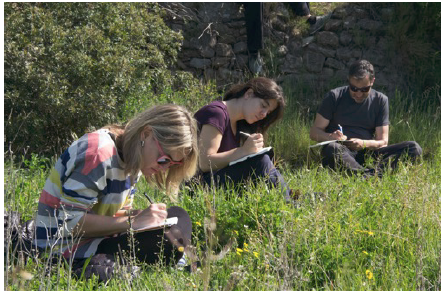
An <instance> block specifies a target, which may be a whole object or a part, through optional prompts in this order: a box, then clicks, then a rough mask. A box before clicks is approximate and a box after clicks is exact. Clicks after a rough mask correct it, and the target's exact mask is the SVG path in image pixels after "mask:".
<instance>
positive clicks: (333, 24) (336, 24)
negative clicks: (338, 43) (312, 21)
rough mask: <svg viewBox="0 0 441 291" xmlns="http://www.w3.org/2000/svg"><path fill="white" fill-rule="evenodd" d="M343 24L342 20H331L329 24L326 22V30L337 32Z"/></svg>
mask: <svg viewBox="0 0 441 291" xmlns="http://www.w3.org/2000/svg"><path fill="white" fill-rule="evenodd" d="M341 24H342V21H341V20H338V19H330V20H329V21H328V22H326V24H325V30H327V31H337V30H339V29H340V27H341Z"/></svg>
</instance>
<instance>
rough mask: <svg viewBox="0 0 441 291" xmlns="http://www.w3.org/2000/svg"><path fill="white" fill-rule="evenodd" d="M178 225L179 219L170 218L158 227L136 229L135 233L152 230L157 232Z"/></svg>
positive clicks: (150, 226)
mask: <svg viewBox="0 0 441 291" xmlns="http://www.w3.org/2000/svg"><path fill="white" fill-rule="evenodd" d="M175 224H178V218H177V217H169V218H167V219H166V220H165V221H164V222H163V223H160V224H158V225H153V226H152V225H149V226H147V227H143V228H140V229H136V230H135V229H134V230H133V232H134V233H138V232H144V231H151V230H157V229H162V228H165V227H171V226H172V225H175Z"/></svg>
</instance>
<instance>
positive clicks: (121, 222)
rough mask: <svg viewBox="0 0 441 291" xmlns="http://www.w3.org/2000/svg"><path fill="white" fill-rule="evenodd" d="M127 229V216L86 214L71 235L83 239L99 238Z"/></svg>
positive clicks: (128, 226)
mask: <svg viewBox="0 0 441 291" xmlns="http://www.w3.org/2000/svg"><path fill="white" fill-rule="evenodd" d="M132 218H133V217H132ZM129 228H130V225H129V216H119V217H112V216H105V215H97V214H90V213H87V214H85V215H84V216H83V217H82V218H81V219H80V221H79V222H78V224H77V225H76V227H75V228H74V230H73V234H74V235H80V236H83V237H101V236H107V235H112V234H116V233H122V232H126V231H128V230H129Z"/></svg>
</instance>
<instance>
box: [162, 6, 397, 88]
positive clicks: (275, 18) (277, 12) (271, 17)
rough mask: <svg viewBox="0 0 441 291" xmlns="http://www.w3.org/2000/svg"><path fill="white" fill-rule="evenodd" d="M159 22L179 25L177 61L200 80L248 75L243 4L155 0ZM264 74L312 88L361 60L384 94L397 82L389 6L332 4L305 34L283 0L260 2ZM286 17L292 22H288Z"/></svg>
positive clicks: (340, 77) (339, 77) (339, 78)
mask: <svg viewBox="0 0 441 291" xmlns="http://www.w3.org/2000/svg"><path fill="white" fill-rule="evenodd" d="M162 5H163V6H164V7H165V8H166V11H167V17H166V18H165V20H166V23H167V24H168V25H169V26H170V27H171V28H172V29H174V30H176V31H182V33H183V36H184V41H183V44H182V51H181V52H180V54H179V61H178V67H179V69H181V70H186V71H190V72H192V73H193V74H194V75H195V76H196V77H198V78H201V79H205V80H208V79H216V81H217V83H218V85H220V86H222V85H229V84H232V83H236V82H238V81H243V80H247V79H248V78H249V77H251V73H250V71H249V69H248V53H247V44H246V40H247V35H246V28H245V18H244V14H243V7H242V6H241V5H239V4H237V3H211V2H206V3H163V4H162ZM264 7H265V8H264V38H265V45H266V47H265V49H264V51H263V56H264V73H263V74H264V75H266V76H272V77H274V78H276V79H277V80H278V81H280V82H284V81H287V80H291V81H295V82H306V83H308V84H311V85H314V86H317V85H320V86H327V85H330V84H331V83H332V82H333V83H332V84H335V83H336V82H337V83H338V82H340V83H341V84H343V83H345V81H346V77H347V72H348V67H349V65H350V64H351V63H352V62H353V61H354V60H357V59H361V58H362V59H367V60H369V61H370V62H371V63H373V65H374V67H375V70H376V83H375V85H376V88H381V89H382V90H383V91H385V93H387V94H389V95H391V94H392V93H393V92H394V91H395V89H396V88H397V87H398V88H400V87H401V86H404V84H405V82H404V80H402V77H401V76H400V74H399V73H398V72H397V71H396V68H397V66H396V65H394V64H396V63H397V62H398V63H399V62H400V58H399V56H396V55H394V54H392V53H391V51H392V49H391V47H392V46H391V43H390V41H388V39H387V38H386V29H387V23H388V22H389V21H390V20H391V19H392V17H393V14H394V8H393V4H392V5H390V6H387V5H385V4H382V5H377V6H375V4H355V3H350V4H346V5H344V6H339V7H338V8H336V9H335V10H334V11H333V12H332V13H331V14H330V15H329V18H328V19H327V21H326V23H325V25H324V26H323V27H322V28H321V29H320V30H319V31H317V32H316V33H314V34H313V35H309V34H307V33H306V35H305V33H303V35H301V33H299V30H298V29H296V28H295V27H292V26H290V24H289V23H290V18H292V17H293V16H292V14H290V12H289V11H288V8H287V7H286V6H285V5H284V4H283V3H265V6H264ZM291 23H292V21H291Z"/></svg>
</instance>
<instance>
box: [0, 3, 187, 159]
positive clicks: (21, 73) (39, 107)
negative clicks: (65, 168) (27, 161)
mask: <svg viewBox="0 0 441 291" xmlns="http://www.w3.org/2000/svg"><path fill="white" fill-rule="evenodd" d="M160 15H161V10H160V8H158V6H157V5H156V4H152V3H6V4H5V36H4V37H5V45H4V49H5V54H4V55H5V63H4V66H5V71H4V80H5V135H6V143H9V142H12V144H13V147H14V149H16V148H24V147H26V146H27V145H30V146H31V151H32V152H48V151H50V150H55V152H60V150H61V149H63V148H64V147H65V146H66V145H67V144H68V143H69V142H71V141H72V140H73V138H74V137H73V136H72V133H74V134H78V135H82V134H83V133H84V132H85V131H86V130H87V129H88V127H89V126H91V125H95V126H102V125H105V124H107V123H110V122H116V121H118V120H126V119H127V118H128V116H127V115H126V114H127V113H128V112H126V111H124V108H125V106H124V105H125V104H126V103H134V104H136V105H138V106H139V105H142V104H143V102H144V103H145V101H146V100H144V99H145V98H149V97H150V98H153V96H154V93H158V92H161V89H162V88H163V86H164V85H165V84H167V85H168V86H171V85H173V81H172V82H170V80H173V77H172V75H171V72H170V71H168V70H167V68H168V67H169V66H170V65H171V64H172V63H173V62H174V61H175V60H176V57H177V52H178V50H179V47H180V42H181V40H182V37H181V36H180V35H179V34H178V33H175V32H173V31H172V30H170V29H169V28H168V27H167V26H166V25H165V24H164V22H163V21H162V19H161V17H160ZM152 102H155V100H152ZM134 106H135V105H134ZM6 145H7V144H6Z"/></svg>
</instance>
